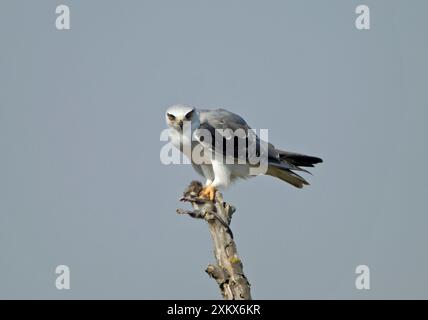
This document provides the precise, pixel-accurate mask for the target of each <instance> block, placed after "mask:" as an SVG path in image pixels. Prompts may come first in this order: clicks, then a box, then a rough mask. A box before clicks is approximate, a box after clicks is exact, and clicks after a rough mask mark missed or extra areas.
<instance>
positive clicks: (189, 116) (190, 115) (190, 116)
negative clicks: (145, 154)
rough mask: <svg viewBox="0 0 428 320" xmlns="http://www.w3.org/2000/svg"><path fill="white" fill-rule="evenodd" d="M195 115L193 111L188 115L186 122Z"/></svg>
mask: <svg viewBox="0 0 428 320" xmlns="http://www.w3.org/2000/svg"><path fill="white" fill-rule="evenodd" d="M192 115H193V110H192V111H190V112H189V113H188V114H186V120H190V118H192Z"/></svg>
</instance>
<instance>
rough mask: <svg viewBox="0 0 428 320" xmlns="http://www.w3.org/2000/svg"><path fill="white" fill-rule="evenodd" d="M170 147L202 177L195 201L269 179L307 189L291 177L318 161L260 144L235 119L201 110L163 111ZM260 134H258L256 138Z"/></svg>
mask: <svg viewBox="0 0 428 320" xmlns="http://www.w3.org/2000/svg"><path fill="white" fill-rule="evenodd" d="M165 118H166V123H167V125H168V127H169V130H168V134H169V138H170V141H171V144H172V145H173V146H174V147H175V148H177V149H178V150H180V151H181V152H182V153H183V154H184V155H185V156H186V157H187V158H188V159H189V160H190V161H191V163H192V166H193V168H194V169H195V170H196V171H197V172H198V173H199V174H200V175H202V176H204V177H205V179H206V182H205V187H203V189H202V191H201V192H200V193H199V196H200V197H201V198H205V199H209V200H211V201H212V200H214V198H215V193H216V190H217V189H219V190H221V191H223V190H224V189H226V188H227V187H228V186H229V185H230V184H231V183H232V182H234V181H235V180H238V179H246V178H249V177H252V176H255V175H269V176H272V177H276V178H278V179H281V180H282V181H285V182H287V183H289V184H291V185H293V186H294V187H296V188H302V187H303V186H305V185H309V183H308V182H307V181H306V180H305V179H304V178H303V177H302V176H300V175H299V174H297V172H299V173H300V172H304V173H308V171H307V170H306V169H304V168H305V167H313V166H314V165H315V164H317V163H321V162H322V159H321V158H318V157H313V156H308V155H304V154H301V153H295V152H289V151H284V150H281V149H277V148H275V146H273V145H272V144H271V143H268V141H265V140H267V133H266V132H265V133H264V134H265V135H266V136H265V137H263V138H264V139H265V140H263V139H261V138H260V137H259V136H258V135H257V134H256V133H255V132H254V131H253V129H251V127H250V126H249V125H248V124H247V122H246V121H245V120H244V119H243V118H241V117H240V116H239V115H237V114H235V113H232V112H230V111H227V110H224V109H216V110H205V109H196V108H193V107H189V106H185V105H174V106H172V107H170V108H168V110H167V111H166V114H165ZM261 133H262V132H260V134H261Z"/></svg>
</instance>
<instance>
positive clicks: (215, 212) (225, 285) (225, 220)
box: [177, 181, 251, 300]
mask: <svg viewBox="0 0 428 320" xmlns="http://www.w3.org/2000/svg"><path fill="white" fill-rule="evenodd" d="M201 189H202V184H201V183H200V182H198V181H192V183H191V184H190V185H189V187H187V189H186V190H185V192H184V194H183V197H182V198H181V199H180V200H181V201H186V202H190V203H191V204H192V206H193V209H194V210H193V211H188V210H183V209H177V213H179V214H187V215H189V216H191V217H192V218H197V219H205V221H207V222H208V227H209V230H210V233H211V237H212V239H213V243H214V256H215V259H216V264H215V265H211V264H210V265H208V267H207V269H206V270H205V271H206V272H207V273H208V274H209V275H210V276H211V277H212V278H214V279H215V280H216V282H217V284H218V285H219V288H220V291H221V294H222V296H223V298H224V299H226V300H251V293H250V283H249V282H248V280H247V278H246V277H245V275H244V271H243V265H242V262H241V260H240V259H239V256H238V251H237V249H236V245H235V241H234V240H233V233H232V230H230V227H229V225H230V222H231V220H232V214H233V213H234V212H235V208H234V207H233V206H231V205H229V204H227V203H225V202H224V201H223V196H222V195H221V193H220V192H218V191H217V193H216V196H215V200H214V202H212V201H209V200H206V199H201V198H199V197H198V195H199V192H200V190H201Z"/></svg>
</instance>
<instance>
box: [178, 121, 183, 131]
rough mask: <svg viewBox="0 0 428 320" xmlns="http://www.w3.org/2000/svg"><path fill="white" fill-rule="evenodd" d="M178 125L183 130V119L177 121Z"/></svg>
mask: <svg viewBox="0 0 428 320" xmlns="http://www.w3.org/2000/svg"><path fill="white" fill-rule="evenodd" d="M178 125H179V126H180V129H181V130H183V120H180V121H178Z"/></svg>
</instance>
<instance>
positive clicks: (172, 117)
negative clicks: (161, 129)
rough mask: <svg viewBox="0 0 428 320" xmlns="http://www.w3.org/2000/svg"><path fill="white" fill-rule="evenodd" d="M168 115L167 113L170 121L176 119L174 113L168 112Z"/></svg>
mask: <svg viewBox="0 0 428 320" xmlns="http://www.w3.org/2000/svg"><path fill="white" fill-rule="evenodd" d="M166 115H167V117H168V119H169V120H170V121H174V120H175V116H173V115H172V114H170V113H167V114H166Z"/></svg>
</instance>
